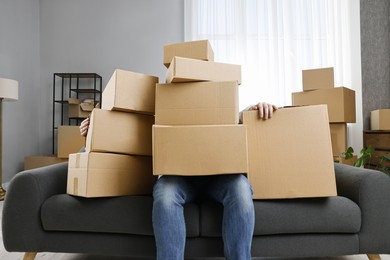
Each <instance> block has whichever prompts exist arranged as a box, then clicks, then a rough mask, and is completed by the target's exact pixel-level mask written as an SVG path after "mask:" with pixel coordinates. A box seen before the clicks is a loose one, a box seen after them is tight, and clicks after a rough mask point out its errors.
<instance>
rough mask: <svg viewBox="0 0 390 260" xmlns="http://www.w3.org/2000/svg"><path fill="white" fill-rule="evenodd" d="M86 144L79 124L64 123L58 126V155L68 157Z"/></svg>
mask: <svg viewBox="0 0 390 260" xmlns="http://www.w3.org/2000/svg"><path fill="white" fill-rule="evenodd" d="M84 146H85V137H84V136H81V135H80V127H79V126H69V125H62V126H59V127H58V138H57V157H58V158H68V157H69V154H71V153H77V152H79V151H80V149H81V148H82V147H84Z"/></svg>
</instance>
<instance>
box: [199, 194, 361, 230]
mask: <svg viewBox="0 0 390 260" xmlns="http://www.w3.org/2000/svg"><path fill="white" fill-rule="evenodd" d="M254 207H255V230H254V235H255V236H256V235H274V234H303V233H357V232H359V230H360V225H361V212H360V208H359V207H358V205H357V204H355V203H354V202H353V201H351V200H350V199H348V198H345V197H341V196H337V197H329V198H305V199H284V200H255V201H254ZM221 221H222V206H221V205H220V204H217V203H215V202H206V203H204V204H202V205H201V221H200V223H201V227H200V232H201V235H202V236H210V237H215V236H220V235H221Z"/></svg>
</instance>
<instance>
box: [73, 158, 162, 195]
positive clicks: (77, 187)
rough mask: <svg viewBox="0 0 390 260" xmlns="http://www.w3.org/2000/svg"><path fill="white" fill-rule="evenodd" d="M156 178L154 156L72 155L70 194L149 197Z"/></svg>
mask: <svg viewBox="0 0 390 260" xmlns="http://www.w3.org/2000/svg"><path fill="white" fill-rule="evenodd" d="M155 180H156V178H155V177H154V176H153V175H152V158H151V157H150V156H130V155H122V154H112V153H76V154H71V155H70V156H69V166H68V182H67V193H68V194H71V195H76V196H82V197H107V196H124V195H146V194H151V193H152V187H153V184H154V182H155Z"/></svg>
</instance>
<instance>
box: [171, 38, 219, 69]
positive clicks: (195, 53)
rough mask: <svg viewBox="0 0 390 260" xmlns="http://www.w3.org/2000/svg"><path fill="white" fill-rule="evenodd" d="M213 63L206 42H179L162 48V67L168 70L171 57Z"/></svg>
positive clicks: (212, 53)
mask: <svg viewBox="0 0 390 260" xmlns="http://www.w3.org/2000/svg"><path fill="white" fill-rule="evenodd" d="M175 56H178V57H184V58H190V59H198V60H205V61H214V51H213V48H211V44H210V42H209V41H208V40H200V41H189V42H180V43H174V44H167V45H165V46H164V65H165V66H166V67H167V68H168V67H169V65H170V64H171V61H172V59H173V57H175Z"/></svg>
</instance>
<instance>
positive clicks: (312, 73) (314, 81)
mask: <svg viewBox="0 0 390 260" xmlns="http://www.w3.org/2000/svg"><path fill="white" fill-rule="evenodd" d="M302 85H303V90H304V91H305V90H314V89H329V88H334V71H333V68H320V69H308V70H302Z"/></svg>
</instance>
